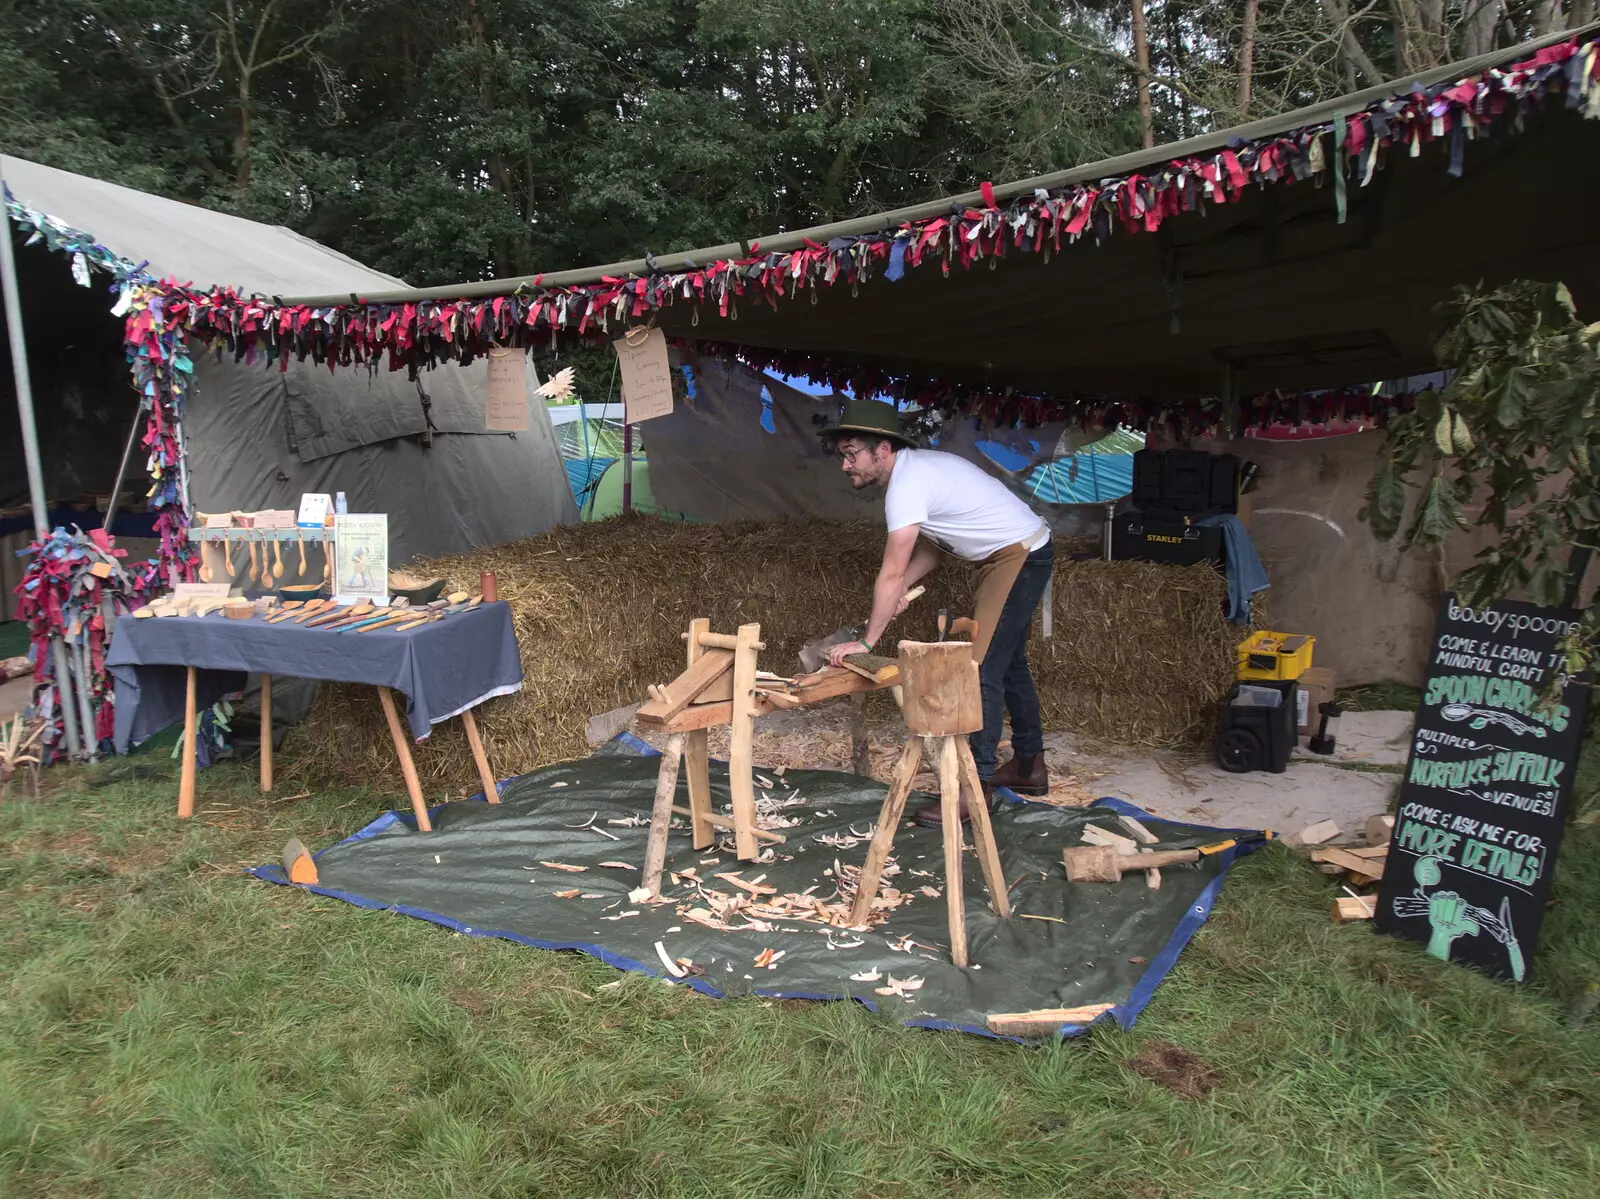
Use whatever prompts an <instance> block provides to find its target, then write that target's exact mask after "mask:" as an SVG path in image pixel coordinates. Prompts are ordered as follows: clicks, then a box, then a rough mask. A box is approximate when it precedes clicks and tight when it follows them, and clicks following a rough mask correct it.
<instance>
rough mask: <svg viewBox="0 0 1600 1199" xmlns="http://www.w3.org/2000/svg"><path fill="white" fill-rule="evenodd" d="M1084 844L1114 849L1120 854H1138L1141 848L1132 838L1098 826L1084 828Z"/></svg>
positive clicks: (1087, 825)
mask: <svg viewBox="0 0 1600 1199" xmlns="http://www.w3.org/2000/svg"><path fill="white" fill-rule="evenodd" d="M1083 843H1084V844H1085V845H1100V846H1104V847H1106V848H1108V849H1114V850H1116V851H1117V852H1118V853H1120V854H1131V853H1138V852H1139V846H1138V844H1137V843H1136V842H1135V841H1134V840H1133V838H1132V837H1124V836H1121V835H1119V834H1117V833H1113V832H1111V831H1110V830H1109V829H1104V828H1101V827H1100V826H1099V825H1098V824H1086V825H1084V826H1083Z"/></svg>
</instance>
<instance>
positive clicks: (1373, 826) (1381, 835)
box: [1367, 812, 1394, 845]
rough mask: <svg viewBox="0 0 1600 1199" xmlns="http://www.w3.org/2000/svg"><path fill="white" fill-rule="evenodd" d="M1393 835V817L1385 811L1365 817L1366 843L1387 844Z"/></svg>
mask: <svg viewBox="0 0 1600 1199" xmlns="http://www.w3.org/2000/svg"><path fill="white" fill-rule="evenodd" d="M1392 836H1394V817H1393V816H1391V815H1389V814H1388V813H1387V812H1381V813H1379V814H1378V815H1376V816H1368V817H1367V844H1368V845H1387V844H1389V838H1390V837H1392Z"/></svg>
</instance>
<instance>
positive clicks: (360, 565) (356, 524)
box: [333, 512, 389, 607]
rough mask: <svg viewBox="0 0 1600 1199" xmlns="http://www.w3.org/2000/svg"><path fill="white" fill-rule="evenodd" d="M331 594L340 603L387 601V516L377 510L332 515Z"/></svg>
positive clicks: (385, 605)
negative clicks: (333, 546)
mask: <svg viewBox="0 0 1600 1199" xmlns="http://www.w3.org/2000/svg"><path fill="white" fill-rule="evenodd" d="M333 536H334V544H335V548H334V553H333V594H334V598H335V599H337V600H338V601H339V602H340V603H341V604H353V603H357V602H359V601H362V600H364V601H366V602H367V603H369V604H376V605H378V606H379V607H387V606H388V604H389V517H388V515H387V514H385V513H382V512H379V513H374V514H366V513H363V514H360V515H355V514H352V515H350V516H335V517H334V518H333Z"/></svg>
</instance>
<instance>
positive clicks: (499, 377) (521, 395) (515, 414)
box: [483, 346, 528, 433]
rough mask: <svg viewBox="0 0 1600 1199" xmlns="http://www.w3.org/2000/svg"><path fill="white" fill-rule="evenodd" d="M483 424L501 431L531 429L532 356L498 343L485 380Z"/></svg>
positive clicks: (492, 354) (490, 353) (491, 353)
mask: <svg viewBox="0 0 1600 1199" xmlns="http://www.w3.org/2000/svg"><path fill="white" fill-rule="evenodd" d="M483 427H484V428H485V429H489V430H492V431H494V432H497V433H520V432H522V431H523V430H525V429H527V428H528V355H527V352H526V351H524V350H520V349H514V350H512V349H504V348H502V347H499V346H496V347H494V348H493V349H491V350H490V351H489V370H488V371H487V373H486V374H485V376H484V381H483Z"/></svg>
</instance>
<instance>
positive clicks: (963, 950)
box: [939, 737, 967, 966]
mask: <svg viewBox="0 0 1600 1199" xmlns="http://www.w3.org/2000/svg"><path fill="white" fill-rule="evenodd" d="M942 741H943V742H944V744H943V745H941V746H940V747H939V817H940V823H941V824H942V825H943V831H944V902H945V908H946V909H947V910H948V912H949V915H950V960H951V961H952V962H954V963H955V964H956V965H957V966H965V965H966V964H967V909H966V903H965V900H964V899H963V896H962V893H961V767H960V758H959V756H958V755H957V754H956V739H955V738H954V737H944V738H942Z"/></svg>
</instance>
